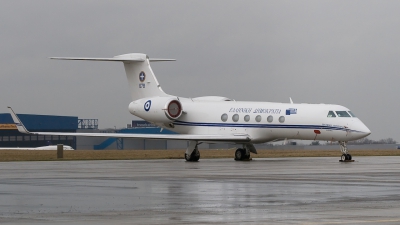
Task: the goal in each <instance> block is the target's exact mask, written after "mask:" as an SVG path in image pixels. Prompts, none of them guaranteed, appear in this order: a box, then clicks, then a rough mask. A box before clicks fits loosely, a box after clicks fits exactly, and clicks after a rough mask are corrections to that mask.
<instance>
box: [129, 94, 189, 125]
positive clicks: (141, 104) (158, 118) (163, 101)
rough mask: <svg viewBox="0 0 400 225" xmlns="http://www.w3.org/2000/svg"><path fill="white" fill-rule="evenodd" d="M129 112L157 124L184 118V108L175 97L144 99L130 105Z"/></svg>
mask: <svg viewBox="0 0 400 225" xmlns="http://www.w3.org/2000/svg"><path fill="white" fill-rule="evenodd" d="M129 112H130V113H131V114H133V115H135V116H138V117H140V118H142V119H144V120H147V121H150V122H155V123H160V122H161V123H170V122H171V121H174V120H177V119H178V118H179V117H181V116H182V113H183V108H182V103H181V102H180V101H179V99H177V98H174V97H154V98H142V99H139V100H136V101H133V102H131V103H130V104H129Z"/></svg>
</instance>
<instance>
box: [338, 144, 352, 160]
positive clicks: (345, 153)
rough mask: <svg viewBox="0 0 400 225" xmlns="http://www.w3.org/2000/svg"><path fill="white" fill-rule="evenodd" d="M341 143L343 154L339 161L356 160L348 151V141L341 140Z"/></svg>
mask: <svg viewBox="0 0 400 225" xmlns="http://www.w3.org/2000/svg"><path fill="white" fill-rule="evenodd" d="M339 145H340V151H341V152H342V156H341V158H340V160H339V162H354V160H352V157H351V155H350V154H349V152H348V151H347V141H339Z"/></svg>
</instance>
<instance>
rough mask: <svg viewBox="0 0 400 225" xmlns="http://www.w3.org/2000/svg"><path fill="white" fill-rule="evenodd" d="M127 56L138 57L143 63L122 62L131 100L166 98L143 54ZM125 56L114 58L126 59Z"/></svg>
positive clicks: (147, 59)
mask: <svg viewBox="0 0 400 225" xmlns="http://www.w3.org/2000/svg"><path fill="white" fill-rule="evenodd" d="M127 55H128V56H140V55H141V57H143V59H144V61H124V67H125V72H126V77H127V79H128V84H129V89H130V90H131V96H132V99H133V100H136V99H141V98H145V97H155V96H168V95H167V94H166V93H165V92H164V91H163V90H162V89H161V86H160V84H159V83H158V81H157V78H156V76H155V75H154V73H153V70H152V69H151V67H150V60H149V58H148V57H147V56H146V55H145V54H140V53H132V54H127ZM127 55H121V56H116V57H114V58H119V57H122V58H127Z"/></svg>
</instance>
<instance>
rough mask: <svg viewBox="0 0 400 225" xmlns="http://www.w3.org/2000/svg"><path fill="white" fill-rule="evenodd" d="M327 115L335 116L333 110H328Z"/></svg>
mask: <svg viewBox="0 0 400 225" xmlns="http://www.w3.org/2000/svg"><path fill="white" fill-rule="evenodd" d="M327 117H336V115H335V113H334V112H333V111H329V112H328V116H327Z"/></svg>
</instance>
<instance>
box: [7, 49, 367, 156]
mask: <svg viewBox="0 0 400 225" xmlns="http://www.w3.org/2000/svg"><path fill="white" fill-rule="evenodd" d="M52 59H61V60H91V61H111V62H123V63H124V66H125V71H126V76H127V78H128V83H129V88H130V90H131V95H132V99H133V101H132V102H131V103H130V104H129V107H128V108H129V112H130V113H131V114H133V115H135V116H138V117H140V118H142V119H144V120H146V121H149V122H151V123H154V124H156V125H157V126H159V127H162V128H165V129H168V130H171V131H174V132H177V133H178V134H176V135H161V134H160V135H154V134H118V133H59V132H29V131H28V130H27V129H26V128H25V127H24V125H23V124H22V123H21V121H20V120H19V118H18V116H17V115H16V114H15V113H14V112H13V110H12V109H11V108H10V107H9V108H10V112H11V115H12V118H13V120H14V122H15V123H16V125H17V128H18V130H19V131H20V132H22V133H25V134H35V135H67V136H89V137H105V136H107V137H117V138H146V139H173V140H187V141H189V147H188V148H187V149H186V153H185V159H186V160H187V161H198V160H199V159H200V152H199V150H198V148H197V146H198V145H199V144H201V143H202V142H207V143H217V142H227V143H235V144H238V145H240V146H241V147H240V148H238V149H237V150H236V152H235V159H236V160H247V159H249V158H250V153H255V154H257V150H256V149H255V147H254V144H256V143H264V142H270V141H276V140H284V139H300V140H324V141H332V142H333V141H338V142H339V144H340V148H341V151H342V157H341V159H342V160H351V158H352V157H351V155H350V154H349V153H348V151H347V146H346V143H347V141H351V140H357V139H360V138H363V137H366V136H368V135H369V134H370V133H371V131H370V130H369V129H368V128H367V127H366V126H365V125H364V124H363V122H361V120H359V119H358V118H357V117H356V116H355V115H354V114H353V113H352V112H351V111H350V110H349V109H348V108H346V107H343V106H340V105H328V104H294V103H293V102H292V101H291V103H274V102H248V101H235V100H232V99H229V98H226V97H220V96H205V97H198V98H184V97H178V96H174V95H169V94H166V93H165V92H164V91H163V90H162V89H161V86H160V84H159V83H158V81H157V78H156V77H155V75H154V73H153V71H152V69H151V67H150V62H156V61H174V60H173V59H152V58H149V57H148V56H147V55H146V54H141V53H131V54H125V55H119V56H115V57H113V58H75V57H69V58H60V57H56V58H52ZM210 109H212V110H210Z"/></svg>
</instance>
